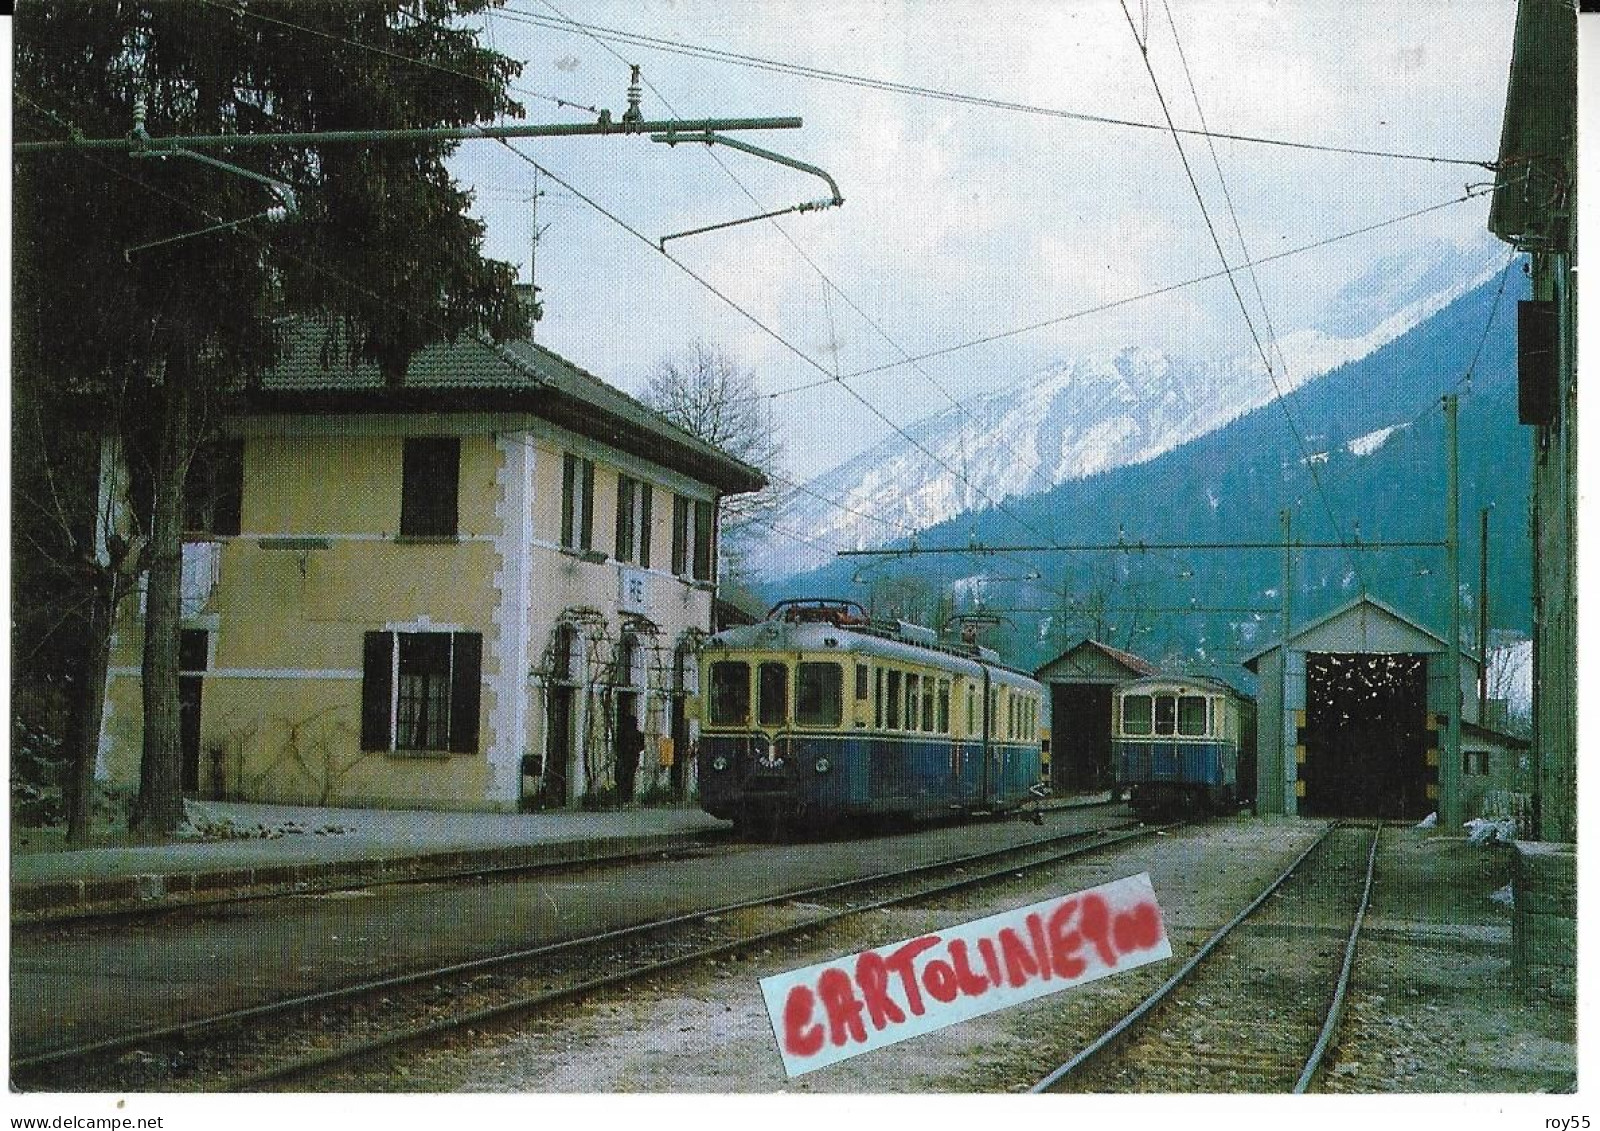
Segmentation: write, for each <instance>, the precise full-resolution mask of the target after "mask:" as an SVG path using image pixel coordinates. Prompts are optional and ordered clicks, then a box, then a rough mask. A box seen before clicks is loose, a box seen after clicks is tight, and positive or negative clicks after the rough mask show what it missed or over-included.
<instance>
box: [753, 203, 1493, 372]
mask: <svg viewBox="0 0 1600 1131" xmlns="http://www.w3.org/2000/svg"><path fill="white" fill-rule="evenodd" d="M1491 188H1492V186H1490V187H1488V188H1482V189H1469V190H1468V191H1467V192H1466V193H1465V194H1464V195H1462V196H1456V197H1451V198H1450V199H1449V200H1444V201H1440V202H1439V203H1438V204H1430V205H1428V206H1427V207H1425V208H1418V209H1413V210H1412V211H1410V212H1406V213H1403V214H1401V215H1399V216H1392V217H1390V218H1389V219H1387V220H1380V221H1378V222H1377V223H1374V224H1367V225H1364V226H1362V227H1360V228H1353V229H1351V230H1350V231H1347V232H1340V233H1339V234H1338V235H1333V236H1327V237H1325V238H1323V239H1320V240H1314V241H1313V242H1311V243H1306V244H1301V245H1299V246H1297V247H1291V248H1288V249H1286V250H1284V251H1279V252H1274V253H1273V254H1271V255H1264V256H1262V257H1261V258H1260V259H1256V260H1252V261H1251V264H1252V266H1260V265H1262V264H1265V263H1275V262H1277V261H1279V260H1282V259H1288V258H1290V257H1291V256H1296V255H1303V254H1305V253H1306V252H1310V251H1316V250H1317V249H1318V248H1323V247H1327V246H1329V245H1330V244H1335V243H1339V242H1341V241H1343V240H1349V239H1355V238H1356V237H1358V236H1364V235H1368V234H1370V233H1372V232H1376V231H1381V230H1382V229H1384V228H1389V227H1393V226H1394V225H1396V224H1402V223H1405V222H1406V221H1407V220H1415V219H1417V218H1418V217H1421V216H1426V215H1428V214H1430V213H1433V212H1438V211H1440V210H1442V209H1445V208H1453V207H1455V206H1456V205H1458V204H1465V203H1466V202H1467V201H1470V200H1475V199H1477V198H1478V197H1481V196H1485V195H1487V194H1488V193H1489V192H1490V191H1491ZM1224 274H1225V272H1223V271H1222V270H1216V271H1208V272H1206V273H1205V274H1203V275H1193V276H1190V277H1189V278H1187V279H1180V280H1179V281H1177V282H1175V283H1168V284H1166V285H1165V286H1161V287H1156V288H1153V289H1152V290H1148V291H1140V292H1138V293H1136V294H1131V295H1126V296H1124V297H1122V298H1117V299H1112V300H1110V301H1108V302H1102V303H1096V304H1095V305H1094V306H1087V307H1083V308H1081V309H1079V310H1074V311H1071V312H1069V313H1067V314H1061V315H1057V316H1055V317H1053V318H1046V319H1042V320H1040V321H1037V322H1029V323H1027V324H1025V325H1022V326H1013V327H1011V328H1009V329H1005V330H997V331H995V332H993V333H990V334H985V335H983V336H981V337H977V338H970V339H967V340H965V341H961V342H956V343H954V344H952V345H948V346H940V347H939V348H938V349H933V350H928V351H926V352H923V353H919V354H914V355H913V356H911V357H909V358H905V359H903V360H901V361H890V362H885V363H883V364H881V365H873V366H868V367H866V368H864V369H856V370H853V371H851V372H849V373H845V374H844V375H843V379H844V380H846V381H850V380H854V379H855V378H857V377H866V376H870V375H872V374H875V373H885V372H888V371H889V370H891V369H898V368H900V367H901V366H902V365H909V364H912V363H914V362H918V361H927V360H929V359H930V358H935V357H944V356H947V355H949V354H952V353H959V352H962V351H964V350H969V349H976V348H977V347H979V346H985V345H989V344H991V343H993V342H998V341H1004V340H1005V339H1007V338H1015V337H1019V336H1021V335H1023V334H1031V333H1033V332H1034V331H1035V330H1044V329H1048V328H1049V327H1051V326H1059V325H1061V324H1062V323H1065V322H1072V321H1074V320H1076V319H1079V318H1088V317H1090V316H1092V315H1095V314H1103V313H1104V312H1106V311H1108V310H1115V309H1117V308H1118V307H1122V306H1128V305H1130V304H1132V303H1137V302H1144V301H1146V300H1148V299H1152V298H1160V297H1161V296H1162V295H1168V294H1172V293H1174V292H1175V291H1180V290H1183V289H1184V288H1186V287H1193V286H1198V285H1199V284H1201V283H1210V282H1215V281H1216V280H1218V279H1221V278H1223V277H1224ZM832 380H833V376H832V375H831V374H829V375H828V377H827V378H826V379H825V380H816V381H808V382H805V383H803V384H797V385H792V386H789V387H788V388H784V389H779V390H777V391H775V392H772V393H768V394H767V395H768V396H770V397H775V398H776V397H786V396H792V395H793V394H795V393H802V392H805V391H807V390H809V389H815V388H818V387H820V386H822V385H825V384H828V383H829V382H831V381H832Z"/></svg>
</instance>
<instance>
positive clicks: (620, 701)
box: [97, 325, 765, 810]
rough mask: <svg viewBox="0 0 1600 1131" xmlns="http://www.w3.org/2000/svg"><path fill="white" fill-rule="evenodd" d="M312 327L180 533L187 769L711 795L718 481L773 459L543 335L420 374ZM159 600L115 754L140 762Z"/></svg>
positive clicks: (208, 470) (478, 792)
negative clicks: (333, 343)
mask: <svg viewBox="0 0 1600 1131" xmlns="http://www.w3.org/2000/svg"><path fill="white" fill-rule="evenodd" d="M324 337H325V336H324V334H323V332H322V331H321V330H320V329H317V328H314V327H312V326H310V325H306V326H302V327H300V328H299V329H298V330H297V331H296V332H293V333H291V335H290V339H291V340H290V342H289V343H288V345H287V347H286V350H285V354H284V356H283V358H282V359H281V360H280V362H279V364H278V366H277V367H276V368H275V369H274V370H272V371H270V372H268V373H267V374H265V375H264V376H263V377H262V379H261V380H260V382H259V385H258V387H257V388H255V389H254V390H253V391H252V392H251V393H250V394H249V395H248V396H247V398H246V407H245V409H244V410H243V411H240V412H239V413H237V414H236V415H234V416H233V417H232V418H230V420H229V422H228V424H227V427H226V429H225V431H226V433H227V439H226V440H225V441H224V442H223V443H222V444H221V445H219V446H218V447H217V449H216V450H215V451H213V452H211V453H210V454H209V456H208V458H207V459H206V461H205V468H204V473H203V474H199V475H196V476H192V477H191V479H192V481H194V482H197V483H201V484H203V485H204V489H203V490H201V491H198V492H196V502H195V504H194V505H192V506H191V515H190V518H189V525H191V526H194V527H197V528H199V529H196V531H195V532H194V533H193V534H192V535H190V536H189V537H188V539H187V540H186V545H185V548H184V622H183V625H184V632H183V639H182V648H181V658H180V666H181V667H182V669H183V676H182V680H181V682H182V685H183V692H182V699H183V706H184V719H183V722H184V726H183V731H184V788H185V790H186V791H188V792H192V793H195V794H198V795H200V796H205V797H218V798H229V799H237V800H250V801H276V802H285V803H298V804H324V805H353V806H392V807H424V808H452V809H486V810H513V809H517V808H532V807H538V806H551V807H563V806H572V805H577V804H580V803H582V802H583V801H584V799H585V798H590V799H595V798H598V797H602V796H610V797H613V798H616V799H619V800H623V801H626V800H632V799H638V798H643V797H646V796H649V795H651V794H652V793H653V792H655V793H659V792H661V791H664V790H669V789H670V790H673V791H675V792H677V793H679V794H680V795H682V794H684V793H687V792H688V791H689V790H691V789H692V787H693V783H692V781H691V780H690V775H691V774H692V766H690V765H688V764H687V763H688V759H687V758H686V757H684V756H683V755H684V754H685V752H686V750H687V748H688V746H689V745H690V743H691V741H692V738H693V735H692V731H691V728H692V726H693V725H694V724H693V723H692V721H691V720H690V719H689V718H688V714H689V712H687V711H686V710H685V703H686V698H687V697H688V696H689V695H692V694H693V693H694V692H695V690H696V688H695V679H696V675H695V673H696V660H695V656H696V653H697V650H698V647H699V642H700V641H701V640H702V639H703V638H704V636H705V635H706V634H707V633H708V632H709V631H710V629H711V618H712V606H713V597H714V590H715V582H716V576H715V575H716V561H717V513H718V503H719V500H720V498H721V497H723V496H725V495H729V494H737V493H741V492H747V491H754V490H758V489H760V488H761V487H762V486H764V484H765V480H764V479H763V477H762V475H761V473H760V472H759V471H757V470H756V469H755V468H752V467H750V466H748V465H746V464H744V463H741V462H740V461H738V460H736V459H734V458H732V457H731V456H729V455H728V454H726V453H725V452H722V451H720V450H719V449H717V448H715V447H712V446H710V445H708V444H705V443H703V442H701V441H700V440H698V439H696V438H695V437H693V436H691V435H690V434H688V433H687V432H685V431H683V430H682V429H679V428H677V427H675V426H674V425H672V424H671V423H669V422H668V421H666V420H664V419H663V418H662V417H660V416H658V415H656V414H655V413H653V412H651V411H650V410H649V409H647V408H645V407H644V406H643V405H641V404H640V403H638V402H637V401H635V400H633V399H632V398H630V397H628V396H626V395H625V394H623V393H621V392H620V391H618V390H617V389H615V388H613V387H611V386H610V385H607V384H606V383H605V382H603V381H601V380H600V379H599V378H597V377H594V376H593V375H591V374H589V373H586V372H584V371H583V370H582V369H579V368H578V367H576V366H574V365H573V364H571V363H570V362H567V361H565V360H563V359H562V358H560V357H558V356H556V355H555V354H553V353H551V352H549V351H548V350H545V349H542V348H540V347H538V346H536V345H534V344H533V343H531V342H510V343H505V344H502V345H498V346H496V345H490V344H488V343H486V342H483V341H480V340H477V339H471V338H468V337H463V338H461V339H460V340H458V341H457V342H455V343H452V344H439V345H435V346H431V347H428V348H426V349H424V350H423V351H421V352H420V353H419V354H418V355H417V356H416V357H415V358H414V359H413V361H412V364H411V367H410V370H409V371H408V373H407V375H406V379H405V381H404V383H403V384H402V385H401V386H399V387H388V386H386V385H385V383H384V381H383V378H382V376H381V374H380V373H379V371H378V369H377V368H376V367H375V366H371V365H367V364H360V365H355V366H352V365H351V364H349V363H348V362H347V361H343V360H339V361H329V360H328V358H327V357H325V356H324V354H325V351H324V349H323V345H324ZM141 605H142V598H141V599H139V600H135V599H130V600H129V601H128V602H127V603H126V604H125V606H124V609H123V617H122V620H121V623H120V624H119V627H118V631H117V634H116V638H115V642H114V651H113V658H112V668H111V672H110V676H109V681H108V690H107V699H106V714H105V719H104V723H103V728H102V735H101V750H100V759H99V765H98V767H97V772H98V774H99V776H100V777H101V778H102V779H103V780H107V781H109V783H111V784H113V785H120V786H124V787H131V786H133V785H135V784H136V783H137V781H138V775H139V755H140V746H141V707H140V683H139V657H140V652H141V648H142V631H141V624H140V622H141V613H140V607H141Z"/></svg>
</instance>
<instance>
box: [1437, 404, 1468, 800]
mask: <svg viewBox="0 0 1600 1131" xmlns="http://www.w3.org/2000/svg"><path fill="white" fill-rule="evenodd" d="M1456 409H1457V400H1456V395H1455V394H1454V393H1448V394H1446V395H1445V398H1444V436H1445V458H1446V461H1447V462H1446V467H1447V471H1446V475H1445V504H1444V511H1445V514H1444V520H1445V537H1444V544H1445V562H1446V565H1445V574H1446V581H1447V585H1448V587H1449V592H1447V593H1446V594H1445V600H1446V603H1447V604H1448V606H1449V610H1450V627H1449V630H1448V631H1449V634H1450V635H1449V636H1448V637H1447V638H1446V642H1447V643H1448V644H1449V647H1448V649H1446V651H1445V656H1444V659H1445V663H1447V664H1450V665H1451V668H1452V670H1451V672H1450V678H1449V687H1450V689H1451V694H1450V699H1451V702H1450V703H1449V712H1450V713H1449V716H1448V720H1449V721H1448V723H1447V724H1446V726H1445V748H1444V751H1443V761H1442V764H1441V765H1440V767H1439V824H1440V826H1441V827H1443V828H1446V829H1452V830H1453V829H1459V828H1460V827H1461V817H1462V812H1461V705H1462V703H1463V702H1464V701H1465V700H1464V699H1463V697H1462V694H1461V495H1460V468H1459V458H1458V451H1457V440H1456Z"/></svg>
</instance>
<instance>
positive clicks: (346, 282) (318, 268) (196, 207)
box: [19, 95, 834, 554]
mask: <svg viewBox="0 0 1600 1131" xmlns="http://www.w3.org/2000/svg"><path fill="white" fill-rule="evenodd" d="M19 97H21V98H22V99H23V100H24V101H25V102H27V103H28V104H29V105H31V106H34V107H35V108H36V109H38V110H39V111H40V112H41V113H44V114H46V115H48V116H49V117H51V118H52V119H53V120H55V121H56V122H58V123H60V124H63V125H69V124H68V123H66V121H65V119H63V118H62V117H61V116H60V115H59V114H56V113H55V112H53V111H50V110H48V109H46V108H44V107H42V106H39V105H38V104H37V103H35V102H33V100H32V99H29V98H28V97H27V96H26V95H19ZM84 159H85V160H87V161H88V162H89V163H90V164H93V165H96V166H98V167H100V168H102V169H104V170H105V171H106V172H107V173H109V174H110V175H112V176H115V177H118V178H119V179H122V180H124V181H127V182H128V183H130V184H132V185H134V186H136V187H138V188H140V189H142V190H144V191H146V192H148V193H151V194H152V195H154V196H157V197H160V198H162V199H164V200H166V201H168V202H169V203H172V204H176V205H178V206H180V207H183V208H186V209H188V210H190V211H194V212H197V213H199V214H200V215H202V216H208V215H210V213H209V210H207V209H206V208H204V206H202V205H200V204H198V203H196V202H195V201H191V200H187V199H185V198H184V197H182V196H180V195H178V194H176V193H173V192H169V191H168V190H166V189H163V188H160V187H158V186H156V185H152V184H150V183H148V182H147V181H145V180H143V179H142V178H139V177H136V176H134V175H133V174H131V173H128V172H125V171H124V170H121V169H119V168H117V167H116V166H115V165H113V164H111V163H110V162H107V161H103V160H100V159H99V158H96V157H94V156H92V155H86V156H85V158H84ZM239 234H240V235H242V236H244V238H247V239H249V240H250V241H251V242H253V243H255V244H257V245H258V246H264V245H265V243H266V241H265V240H264V239H262V238H261V237H259V236H254V235H252V234H250V233H244V232H241V233H239ZM286 254H287V253H286ZM288 257H289V258H290V259H292V260H293V261H295V262H297V263H299V264H301V265H302V266H304V267H306V268H308V269H309V270H312V271H314V272H316V273H318V274H320V275H322V276H323V277H324V278H327V279H329V280H331V281H333V282H335V283H338V284H339V285H341V286H344V287H347V288H349V289H350V290H352V291H355V292H356V293H359V294H362V295H365V296H367V297H369V298H374V299H377V300H379V301H380V302H383V303H384V304H385V305H387V306H389V307H391V308H393V309H396V310H403V311H405V312H406V313H407V314H409V315H411V316H412V317H415V318H417V319H418V320H419V321H422V322H423V323H425V324H428V325H431V326H433V327H434V328H435V329H437V330H438V331H440V334H441V336H443V335H444V334H445V333H446V330H447V328H446V327H445V326H444V324H443V323H442V322H440V321H438V320H437V319H436V318H434V317H432V316H430V315H429V314H427V313H426V312H424V311H418V310H415V309H413V308H411V307H408V306H404V305H402V304H399V303H395V302H393V301H391V300H388V299H385V298H384V297H383V296H381V295H379V294H378V293H377V292H376V291H373V290H372V289H370V288H368V287H366V286H363V285H362V284H360V283H357V282H356V281H354V280H352V279H349V278H347V277H345V276H344V275H343V274H341V273H339V272H337V271H333V270H330V269H329V268H327V267H325V266H324V265H322V264H319V263H316V262H314V261H312V260H309V259H306V258H305V257H303V256H298V255H293V254H289V256H288ZM748 521H751V522H755V523H758V524H759V525H762V526H764V527H766V528H768V529H770V530H772V531H773V532H774V533H776V534H778V535H779V536H781V537H784V538H788V539H790V540H792V541H795V542H798V543H801V544H804V545H806V546H808V547H810V548H812V549H815V550H819V551H822V552H824V553H830V554H831V553H833V552H834V549H833V547H830V546H825V545H823V544H822V543H820V542H817V541H815V540H814V539H811V538H808V537H806V536H805V535H802V534H799V533H797V532H795V531H792V530H787V529H784V528H783V527H780V526H777V525H776V524H773V523H771V522H769V521H767V520H765V519H762V518H759V517H756V516H748Z"/></svg>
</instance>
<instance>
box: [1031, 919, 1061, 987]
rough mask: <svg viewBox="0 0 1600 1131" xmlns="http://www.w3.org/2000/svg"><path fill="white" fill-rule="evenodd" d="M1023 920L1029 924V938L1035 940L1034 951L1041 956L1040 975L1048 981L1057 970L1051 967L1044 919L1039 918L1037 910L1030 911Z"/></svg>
mask: <svg viewBox="0 0 1600 1131" xmlns="http://www.w3.org/2000/svg"><path fill="white" fill-rule="evenodd" d="M1023 921H1024V922H1025V923H1027V924H1028V938H1030V939H1031V940H1033V953H1035V954H1037V955H1038V956H1039V976H1040V977H1041V978H1043V979H1044V980H1045V981H1047V982H1048V981H1049V980H1050V979H1051V977H1052V976H1053V975H1054V973H1055V972H1054V971H1053V970H1051V969H1050V965H1051V963H1050V948H1049V947H1048V946H1046V945H1045V942H1044V921H1043V920H1042V919H1040V918H1039V913H1038V912H1037V911H1030V912H1029V913H1028V917H1027V919H1025V920H1023Z"/></svg>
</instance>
